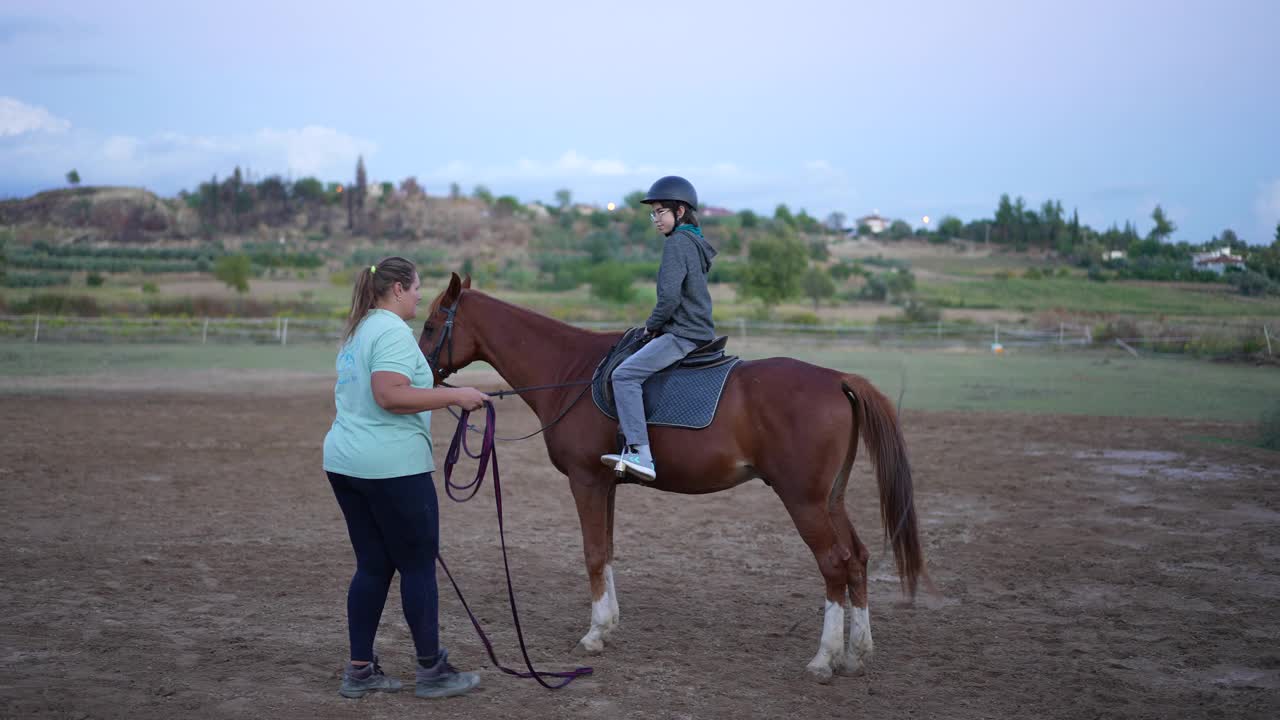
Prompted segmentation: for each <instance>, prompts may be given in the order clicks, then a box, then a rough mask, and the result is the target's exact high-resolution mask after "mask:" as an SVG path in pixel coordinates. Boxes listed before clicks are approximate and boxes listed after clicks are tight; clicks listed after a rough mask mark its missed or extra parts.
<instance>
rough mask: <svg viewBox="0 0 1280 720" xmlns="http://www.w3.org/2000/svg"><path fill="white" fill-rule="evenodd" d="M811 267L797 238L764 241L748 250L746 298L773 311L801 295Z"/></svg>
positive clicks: (756, 242)
mask: <svg viewBox="0 0 1280 720" xmlns="http://www.w3.org/2000/svg"><path fill="white" fill-rule="evenodd" d="M806 265H808V252H807V251H806V249H805V247H804V245H803V244H801V243H800V241H799V240H797V239H796V238H794V237H789V236H773V237H767V238H760V239H757V240H755V241H753V242H752V243H751V245H750V246H749V247H748V248H747V266H746V268H745V270H744V272H743V278H742V287H741V289H742V294H743V295H744V296H747V297H756V298H759V299H760V300H761V301H763V302H764V304H765V307H773V306H774V305H777V304H778V303H780V302H782V301H783V300H785V299H787V298H789V297H794V296H795V295H797V294H798V293H799V291H800V279H801V278H802V277H803V275H804V270H805V266H806Z"/></svg>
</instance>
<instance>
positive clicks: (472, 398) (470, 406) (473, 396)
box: [453, 387, 489, 410]
mask: <svg viewBox="0 0 1280 720" xmlns="http://www.w3.org/2000/svg"><path fill="white" fill-rule="evenodd" d="M454 394H455V396H456V397H455V398H454V401H453V404H455V405H457V406H458V407H460V408H462V409H463V410H479V409H480V408H482V407H484V404H485V401H487V400H488V399H489V396H488V395H485V394H484V393H482V392H480V391H479V390H477V389H475V388H471V387H460V388H457V389H456V390H454Z"/></svg>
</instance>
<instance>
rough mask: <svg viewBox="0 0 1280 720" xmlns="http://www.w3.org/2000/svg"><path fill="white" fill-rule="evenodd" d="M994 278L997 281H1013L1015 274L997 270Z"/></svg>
mask: <svg viewBox="0 0 1280 720" xmlns="http://www.w3.org/2000/svg"><path fill="white" fill-rule="evenodd" d="M993 277H994V278H995V279H996V280H1011V279H1013V273H1011V272H1009V271H1008V270H997V271H996V273H995V275H994V276H993Z"/></svg>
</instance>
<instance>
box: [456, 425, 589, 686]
mask: <svg viewBox="0 0 1280 720" xmlns="http://www.w3.org/2000/svg"><path fill="white" fill-rule="evenodd" d="M575 402H576V401H575ZM484 406H485V428H484V440H483V441H482V442H481V445H480V452H479V453H478V454H475V455H472V453H471V450H470V449H469V448H467V428H468V427H469V425H468V424H467V416H468V415H470V414H471V411H469V410H463V411H462V416H461V417H459V418H458V429H457V430H456V431H454V433H453V441H452V442H450V443H449V452H448V453H447V454H446V455H445V460H444V486H445V492H446V493H447V494H448V496H449V499H450V500H453V501H454V502H466V501H468V500H470V499H471V498H473V497H475V495H476V493H477V492H479V491H480V485H481V484H482V483H483V482H484V476H485V471H486V470H487V469H488V466H489V461H490V460H492V461H493V497H494V501H495V503H496V504H497V507H498V537H499V539H500V540H501V542H502V566H503V568H504V569H505V570H506V574H507V599H508V601H509V602H510V605H511V619H512V621H514V623H515V626H516V637H517V638H519V640H520V654H521V655H522V656H523V657H524V665H525V667H526V668H528V672H521V671H519V670H512V669H511V668H508V667H506V666H504V665H503V664H502V663H500V662H498V657H497V655H495V654H494V652H493V643H491V642H490V641H489V638H488V636H487V635H485V633H484V629H483V628H481V627H480V621H479V620H478V619H477V618H476V616H475V613H473V612H471V607H470V606H468V605H467V601H466V599H465V598H463V597H462V590H461V589H460V588H459V587H458V583H457V581H456V580H454V579H453V573H451V572H449V566H448V565H446V564H445V562H444V558H442V557H440V555H439V554H438V553H437V555H436V560H438V561H439V562H440V567H441V568H443V569H444V574H445V575H446V576H448V578H449V582H450V583H452V584H453V590H454V592H456V593H457V594H458V601H459V602H461V603H462V607H463V609H464V610H466V611H467V616H468V617H469V618H471V626H472V627H474V628H475V629H476V634H477V635H479V636H480V642H482V643H484V648H485V651H486V652H488V653H489V660H490V661H492V662H493V664H494V666H495V667H497V668H498V669H499V670H501V671H502V672H504V673H506V674H508V675H512V676H515V677H518V678H526V679H528V678H532V679H534V680H537V681H538V684H539V685H541V686H542V687H544V688H547V689H548V690H558V689H559V688H562V687H564V686H565V685H568V684H569V683H571V682H573V681H574V680H576V679H578V678H580V677H582V676H584V675H590V674H592V669H591V668H589V667H578V668H575V669H573V670H566V671H563V672H539V671H538V670H535V669H534V668H533V661H532V660H530V659H529V649H528V648H527V647H526V646H525V642H524V631H523V630H522V629H521V628H520V613H519V612H518V611H517V610H516V593H515V589H514V588H513V587H512V584H511V563H510V562H509V561H508V560H507V535H506V531H505V529H504V527H503V522H502V480H501V479H500V477H499V473H498V452H497V448H496V447H495V446H494V439H495V438H494V428H495V425H494V419H495V415H494V409H493V403H491V402H486V403H485V404H484ZM561 416H562V417H563V414H562V415H561ZM459 451H463V452H466V454H467V456H468V457H472V458H475V459H477V460H479V461H480V466H479V468H477V470H476V477H475V479H474V480H472V481H471V482H469V483H467V484H465V485H456V484H454V483H453V480H452V475H453V467H454V466H455V465H457V464H458V459H459ZM455 490H456V491H458V492H459V494H461V493H463V492H466V491H468V490H470V493H469V494H467V495H466V496H464V497H459V496H455V495H454V491H455ZM543 678H559V679H560V681H559V682H558V683H554V684H552V683H549V682H547V681H546V680H544V679H543Z"/></svg>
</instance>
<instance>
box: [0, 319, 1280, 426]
mask: <svg viewBox="0 0 1280 720" xmlns="http://www.w3.org/2000/svg"><path fill="white" fill-rule="evenodd" d="M732 347H734V346H733V345H732V344H731V348H732ZM735 351H736V352H738V353H739V354H741V355H743V356H744V357H746V358H749V359H752V358H758V357H766V356H770V355H781V354H790V355H792V356H794V357H797V358H800V359H803V360H806V361H808V362H813V363H816V364H819V365H826V366H828V367H833V368H838V369H841V370H845V371H849V372H856V373H859V374H861V375H864V376H866V377H868V378H869V379H871V381H872V382H874V383H875V384H876V385H877V387H879V388H880V389H881V391H883V392H884V393H885V394H886V395H888V396H889V397H891V398H893V399H894V400H895V401H896V400H897V398H898V394H899V392H900V391H901V389H902V388H903V383H904V381H905V384H906V392H905V394H904V396H903V406H904V407H905V408H907V409H924V410H971V411H976V412H1024V413H1032V414H1040V413H1053V414H1078V415H1108V416H1122V417H1177V418H1191V419H1203V420H1222V421H1229V422H1242V423H1253V422H1257V421H1258V420H1259V419H1260V418H1261V417H1262V415H1263V414H1264V413H1265V412H1267V411H1269V410H1272V409H1274V408H1275V406H1276V404H1277V398H1280V371H1277V370H1276V369H1275V368H1273V367H1254V366H1248V365H1236V364H1223V363H1211V362H1205V361H1200V360H1194V359H1188V358H1181V357H1175V358H1156V357H1143V358H1132V357H1130V356H1128V355H1123V354H1120V353H1112V352H1106V351H1078V350H1072V351H1066V352H1061V353H1057V352H1019V351H1016V350H1014V351H1010V352H1009V353H1008V354H1006V355H1003V356H996V355H991V354H988V353H982V352H932V351H896V350H883V349H873V348H867V349H861V348H856V347H851V346H847V345H839V346H838V345H832V344H827V345H822V344H816V343H815V344H806V345H798V344H796V343H795V342H794V341H787V342H786V344H784V343H783V341H780V340H772V339H761V338H752V339H750V340H749V341H747V342H746V343H745V345H743V344H741V343H739V344H738V345H737V347H736V348H735ZM333 355H334V350H333V348H331V347H327V346H325V345H295V346H289V347H279V346H216V345H208V346H198V345H163V346H154V345H152V346H135V345H71V344H66V345H61V344H59V345H55V344H41V345H33V344H31V343H4V344H0V387H3V385H4V383H3V378H5V377H22V376H27V377H29V376H46V377H47V376H57V375H64V376H65V375H78V374H95V375H101V374H106V375H138V374H141V373H145V372H147V371H154V370H165V371H169V372H172V371H179V372H192V373H198V372H200V371H204V370H212V369H221V370H265V371H270V370H288V371H291V372H314V373H317V374H325V373H329V372H331V371H332V370H331V369H332V366H333ZM779 391H780V392H782V391H784V389H779Z"/></svg>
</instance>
